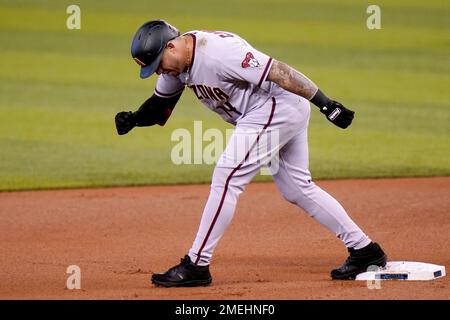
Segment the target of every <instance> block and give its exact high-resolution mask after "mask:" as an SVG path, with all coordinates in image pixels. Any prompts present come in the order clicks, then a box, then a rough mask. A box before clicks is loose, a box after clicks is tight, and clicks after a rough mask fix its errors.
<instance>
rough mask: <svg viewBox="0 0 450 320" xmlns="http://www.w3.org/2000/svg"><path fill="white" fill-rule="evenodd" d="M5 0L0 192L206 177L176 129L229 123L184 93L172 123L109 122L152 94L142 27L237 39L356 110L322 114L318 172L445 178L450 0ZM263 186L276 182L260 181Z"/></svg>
mask: <svg viewBox="0 0 450 320" xmlns="http://www.w3.org/2000/svg"><path fill="white" fill-rule="evenodd" d="M72 3H73V2H72V1H56V0H53V1H31V0H30V1H0V119H1V125H0V190H21V189H40V188H67V187H92V186H116V185H138V184H167V183H199V182H200V183H205V182H209V180H210V175H211V172H212V170H213V167H212V166H211V165H182V166H176V165H174V164H172V162H171V161H170V153H171V150H172V147H173V146H174V145H175V142H172V141H171V134H172V132H173V130H175V129H177V128H187V129H189V130H190V131H192V129H193V121H194V120H203V121H204V122H203V126H204V129H206V128H219V129H221V130H225V129H226V128H230V126H229V125H227V124H226V123H225V122H223V121H222V120H221V119H220V118H219V117H218V116H217V115H215V114H214V113H212V112H211V111H209V110H208V109H206V108H205V107H203V106H202V105H201V104H200V102H198V101H197V100H196V99H195V98H194V96H193V94H192V93H191V92H188V91H186V92H185V94H184V95H183V97H182V99H181V100H180V102H179V104H178V105H177V107H176V109H175V111H174V113H173V115H172V117H171V119H170V120H169V122H168V123H167V125H166V126H165V127H163V128H162V127H159V126H156V127H151V128H138V129H135V130H133V131H132V132H130V134H128V135H126V136H121V137H119V136H117V134H116V133H115V128H114V122H113V118H114V115H115V114H116V113H117V112H119V111H122V110H134V109H136V108H137V107H138V106H139V105H140V103H142V101H144V100H145V99H146V98H147V97H148V96H150V95H151V94H152V91H153V86H154V79H151V80H145V81H144V80H140V79H139V77H138V67H137V65H136V64H135V63H134V62H133V61H132V60H131V58H130V54H129V47H130V41H131V37H132V35H133V34H134V32H135V30H136V29H137V27H138V26H139V25H141V24H142V23H143V22H144V21H146V20H149V19H153V18H164V19H166V20H167V21H169V22H170V23H172V24H174V25H176V26H177V27H178V28H180V29H181V31H187V30H192V29H219V30H229V31H233V32H236V33H238V34H240V35H242V36H243V37H245V38H246V39H247V40H248V41H249V42H250V43H252V44H253V45H254V46H255V47H257V48H259V49H261V50H262V51H264V52H266V53H268V54H270V55H271V56H273V57H274V58H276V59H279V60H283V61H285V62H287V63H289V64H291V65H292V66H294V67H296V68H298V69H299V70H301V71H302V72H304V73H306V74H307V75H308V76H309V77H310V78H311V79H313V80H314V81H315V82H316V83H317V84H319V86H320V87H321V88H322V89H323V90H324V91H325V92H326V93H328V95H329V96H331V97H333V98H335V99H337V100H339V101H341V102H342V103H344V105H347V106H349V107H350V108H352V109H353V110H355V111H356V119H355V122H354V124H353V125H352V126H351V127H350V128H349V129H348V130H340V129H338V128H337V127H334V126H333V125H331V124H330V123H329V122H328V121H326V119H325V118H324V117H323V116H322V115H321V114H320V113H319V112H318V110H316V109H315V108H314V109H315V110H313V112H312V118H311V125H310V129H309V138H310V158H311V160H310V166H311V171H312V173H313V176H314V177H315V178H316V179H317V178H355V177H401V176H436V175H444V176H448V175H450V160H449V156H450V139H449V137H450V135H449V134H450V121H449V120H450V103H449V101H450V93H449V88H450V55H449V54H450V50H449V49H450V25H449V21H450V3H449V2H448V1H427V2H426V3H424V2H422V1H377V4H378V5H379V6H380V7H381V12H382V29H381V30H372V31H371V30H368V29H367V28H366V18H367V16H368V15H367V14H366V8H367V6H368V5H369V4H372V3H371V2H368V1H355V0H352V1H351V0H345V1H338V0H327V1H294V0H282V1H269V0H265V1H261V0H248V1H237V0H233V1H226V2H224V1H206V0H203V1H189V4H187V2H186V1H174V0H165V1H147V0H145V1H144V0H139V1H118V0H117V1H77V2H76V3H77V4H78V5H79V6H80V7H81V19H82V25H81V27H82V29H81V30H74V31H70V30H67V28H66V18H67V17H68V15H67V14H66V7H67V6H68V5H69V4H72ZM257 179H258V180H267V179H270V178H269V177H267V176H265V177H258V178H257Z"/></svg>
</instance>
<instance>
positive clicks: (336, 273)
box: [331, 242, 387, 280]
mask: <svg viewBox="0 0 450 320" xmlns="http://www.w3.org/2000/svg"><path fill="white" fill-rule="evenodd" d="M348 252H349V253H350V256H349V257H348V258H347V260H345V262H344V264H343V265H342V266H341V267H339V268H337V269H334V270H332V271H331V278H333V279H335V280H354V279H355V278H356V276H357V275H358V274H360V273H362V272H366V271H367V268H368V267H369V266H378V267H384V266H386V262H387V256H386V254H385V253H384V252H383V250H382V249H381V247H380V246H379V245H378V243H374V242H371V243H370V244H368V245H367V246H365V247H364V248H361V249H359V250H355V249H351V248H349V249H348Z"/></svg>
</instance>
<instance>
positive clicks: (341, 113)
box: [320, 100, 355, 129]
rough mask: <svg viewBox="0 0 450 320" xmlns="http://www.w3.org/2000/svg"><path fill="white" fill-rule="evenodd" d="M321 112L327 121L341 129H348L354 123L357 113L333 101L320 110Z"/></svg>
mask: <svg viewBox="0 0 450 320" xmlns="http://www.w3.org/2000/svg"><path fill="white" fill-rule="evenodd" d="M320 112H322V113H323V114H324V115H326V116H327V119H328V120H329V121H331V122H332V123H333V124H334V125H336V126H338V127H339V128H342V129H345V128H347V127H348V126H349V125H350V124H351V123H352V121H353V118H354V115H355V112H354V111H352V110H350V109H347V108H346V107H344V106H343V105H342V104H340V103H339V102H337V101H333V100H331V102H330V103H328V104H327V105H325V106H323V107H321V108H320Z"/></svg>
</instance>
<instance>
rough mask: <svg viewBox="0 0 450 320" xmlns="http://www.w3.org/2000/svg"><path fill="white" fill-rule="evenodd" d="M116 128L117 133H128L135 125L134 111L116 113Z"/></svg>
mask: <svg viewBox="0 0 450 320" xmlns="http://www.w3.org/2000/svg"><path fill="white" fill-rule="evenodd" d="M115 121H116V129H117V133H118V134H119V135H123V134H126V133H128V132H129V131H130V130H131V129H133V128H134V127H135V126H136V116H135V114H134V112H131V111H128V112H126V111H122V112H119V113H118V114H116V117H115Z"/></svg>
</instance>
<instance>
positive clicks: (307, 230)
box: [0, 177, 450, 299]
mask: <svg viewBox="0 0 450 320" xmlns="http://www.w3.org/2000/svg"><path fill="white" fill-rule="evenodd" d="M317 184H318V185H319V186H321V187H323V188H324V189H325V190H327V191H328V192H329V193H331V194H332V195H333V196H335V197H336V198H337V199H338V200H339V201H340V202H341V203H342V204H343V206H344V207H345V208H346V209H347V211H348V212H349V214H350V216H351V217H352V218H353V219H354V220H355V222H356V223H357V224H358V225H359V226H360V227H362V229H363V230H364V231H365V232H366V233H367V234H368V235H369V236H370V237H371V238H372V239H373V240H374V241H377V242H379V243H380V244H381V245H382V246H383V248H384V250H385V251H386V253H387V254H388V257H389V260H391V261H393V260H409V261H423V262H430V263H435V264H440V265H445V266H446V268H447V273H448V272H449V266H450V250H449V248H448V244H449V242H450V211H449V208H450V197H449V190H450V177H441V178H408V179H378V180H340V181H318V182H317ZM208 192H209V186H208V185H189V186H188V185H186V186H149V187H132V188H110V189H76V190H58V191H26V192H4V193H0V242H1V243H2V249H1V251H0V299H450V280H449V276H447V277H444V278H442V279H438V280H434V281H424V282H413V281H403V282H402V281H385V282H382V287H381V289H379V290H374V289H372V290H370V289H368V288H367V286H366V283H365V282H364V281H332V280H331V279H330V277H329V272H330V270H331V269H332V268H334V267H336V266H339V265H340V264H341V263H342V262H343V261H344V260H345V259H346V257H347V252H346V249H345V247H344V246H343V245H342V243H341V242H340V241H339V240H338V239H337V238H336V237H335V236H334V235H333V234H331V233H330V232H328V231H327V230H326V229H325V228H324V227H322V226H321V225H319V224H318V223H317V222H315V221H313V219H312V218H310V217H309V216H308V215H306V214H305V213H304V212H303V211H302V210H300V209H298V208H297V207H295V206H293V205H292V204H290V203H288V202H287V201H285V200H284V199H283V198H282V196H281V195H280V193H279V192H278V191H277V189H276V187H275V185H274V184H273V183H254V184H251V185H250V186H249V187H248V188H247V190H246V192H244V194H243V195H242V196H241V199H240V201H239V204H238V208H237V210H236V213H235V216H234V219H233V221H232V223H231V226H230V227H229V229H228V230H227V231H226V233H225V235H224V237H223V238H222V240H221V242H220V243H219V246H218V248H217V250H216V252H215V255H214V258H213V263H212V265H211V273H212V275H213V284H212V285H211V286H210V287H201V288H171V289H166V288H156V287H154V286H152V285H151V284H150V282H149V279H150V276H151V274H152V272H160V271H165V270H166V269H167V268H169V267H171V266H173V265H175V264H177V263H178V262H179V259H180V258H181V257H183V256H184V254H185V253H186V252H187V250H188V249H189V248H190V245H191V242H192V241H193V239H194V236H195V234H196V232H197V227H198V223H199V221H200V217H201V212H202V209H203V205H204V203H205V201H206V198H207V196H208ZM69 265H78V266H79V267H80V269H81V289H80V290H68V289H66V280H67V277H68V276H69V274H67V273H66V269H67V267H68V266H69Z"/></svg>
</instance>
